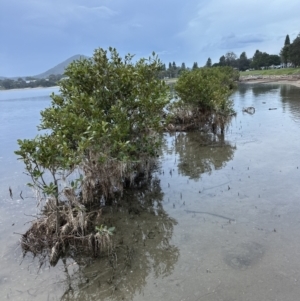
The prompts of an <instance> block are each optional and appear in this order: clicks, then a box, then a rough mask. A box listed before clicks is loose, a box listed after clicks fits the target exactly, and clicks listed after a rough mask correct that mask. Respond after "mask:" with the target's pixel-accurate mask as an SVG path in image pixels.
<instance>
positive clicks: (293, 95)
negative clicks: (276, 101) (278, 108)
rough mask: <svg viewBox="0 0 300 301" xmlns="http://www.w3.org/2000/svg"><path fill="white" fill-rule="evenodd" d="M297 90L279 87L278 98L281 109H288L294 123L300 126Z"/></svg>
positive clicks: (299, 100)
mask: <svg viewBox="0 0 300 301" xmlns="http://www.w3.org/2000/svg"><path fill="white" fill-rule="evenodd" d="M299 94H300V93H299V89H297V88H295V87H293V86H291V85H281V86H280V96H281V101H282V107H283V109H284V110H286V109H288V110H289V111H290V113H291V115H292V118H293V119H294V121H295V122H297V123H298V124H300V105H299V103H300V97H299Z"/></svg>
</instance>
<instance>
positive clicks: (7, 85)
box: [0, 74, 64, 90]
mask: <svg viewBox="0 0 300 301" xmlns="http://www.w3.org/2000/svg"><path fill="white" fill-rule="evenodd" d="M63 77H64V75H61V74H57V75H54V74H51V75H49V77H48V78H42V79H38V78H34V77H25V79H23V78H21V77H19V78H18V79H17V80H13V79H9V78H6V79H2V80H0V89H4V90H9V89H22V88H37V87H53V86H56V85H57V84H58V81H59V80H60V79H62V78H63Z"/></svg>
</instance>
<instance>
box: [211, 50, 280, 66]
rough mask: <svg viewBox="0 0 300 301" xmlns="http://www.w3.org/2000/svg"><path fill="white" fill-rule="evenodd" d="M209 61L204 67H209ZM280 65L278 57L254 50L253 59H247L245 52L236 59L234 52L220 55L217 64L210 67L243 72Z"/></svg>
mask: <svg viewBox="0 0 300 301" xmlns="http://www.w3.org/2000/svg"><path fill="white" fill-rule="evenodd" d="M209 64H211V60H210V59H208V61H207V63H206V67H209ZM280 64H281V59H280V56H279V55H276V54H268V53H266V52H261V51H259V50H256V51H255V53H254V55H253V58H250V59H249V58H248V57H247V54H246V52H245V51H244V52H242V53H241V55H240V56H239V57H238V56H237V55H236V54H235V53H234V52H227V53H226V54H225V55H222V56H221V57H220V59H219V62H218V63H215V64H213V65H212V67H224V66H229V67H232V68H235V69H238V70H240V71H245V70H248V69H256V70H258V69H262V68H266V69H267V68H270V66H279V65H280Z"/></svg>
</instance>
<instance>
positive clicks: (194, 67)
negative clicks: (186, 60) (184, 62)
mask: <svg viewBox="0 0 300 301" xmlns="http://www.w3.org/2000/svg"><path fill="white" fill-rule="evenodd" d="M192 69H193V70H196V69H198V63H197V62H194V64H193V67H192Z"/></svg>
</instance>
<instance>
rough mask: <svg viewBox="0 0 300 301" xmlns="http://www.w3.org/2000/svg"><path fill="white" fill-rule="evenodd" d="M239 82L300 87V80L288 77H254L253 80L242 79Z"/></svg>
mask: <svg viewBox="0 0 300 301" xmlns="http://www.w3.org/2000/svg"><path fill="white" fill-rule="evenodd" d="M239 83H242V84H246V85H250V84H279V85H292V86H295V87H298V88H300V80H298V81H297V80H288V79H281V80H274V79H269V80H267V79H252V80H247V81H244V80H240V81H239Z"/></svg>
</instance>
